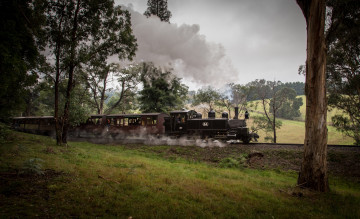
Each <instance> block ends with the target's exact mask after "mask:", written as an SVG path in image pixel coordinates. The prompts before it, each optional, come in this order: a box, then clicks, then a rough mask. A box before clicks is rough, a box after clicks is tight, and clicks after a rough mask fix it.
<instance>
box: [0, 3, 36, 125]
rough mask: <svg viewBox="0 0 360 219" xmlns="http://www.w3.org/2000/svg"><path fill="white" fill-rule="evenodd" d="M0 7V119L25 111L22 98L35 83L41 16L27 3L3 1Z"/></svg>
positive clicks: (31, 4)
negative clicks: (37, 39) (37, 38)
mask: <svg viewBox="0 0 360 219" xmlns="http://www.w3.org/2000/svg"><path fill="white" fill-rule="evenodd" d="M0 4H1V7H0V81H1V86H0V120H4V119H6V118H7V117H9V116H11V115H15V114H16V113H19V112H21V111H23V110H24V109H25V100H24V97H26V96H27V95H29V91H28V89H29V88H30V87H31V86H32V85H33V84H35V83H36V80H37V73H36V70H35V69H36V68H37V64H38V62H39V59H40V57H39V52H38V48H37V46H38V42H37V41H36V37H37V36H38V35H39V32H40V31H39V30H40V26H41V24H42V22H43V16H41V14H40V13H39V11H37V10H35V9H34V7H33V2H32V1H30V0H3V1H1V3H0Z"/></svg>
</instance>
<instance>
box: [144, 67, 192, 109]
mask: <svg viewBox="0 0 360 219" xmlns="http://www.w3.org/2000/svg"><path fill="white" fill-rule="evenodd" d="M141 82H142V84H143V89H142V90H141V91H140V92H139V95H140V97H139V99H138V100H139V104H140V110H141V111H142V112H168V111H170V110H174V109H179V108H182V107H183V106H184V102H185V99H186V97H187V92H188V87H187V86H186V85H184V84H182V83H181V79H180V78H177V77H175V76H174V75H172V74H171V72H170V71H165V72H163V71H162V70H161V69H158V68H156V67H155V66H154V65H153V64H149V63H143V68H142V74H141Z"/></svg>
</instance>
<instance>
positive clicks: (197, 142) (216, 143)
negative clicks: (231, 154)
mask: <svg viewBox="0 0 360 219" xmlns="http://www.w3.org/2000/svg"><path fill="white" fill-rule="evenodd" d="M71 140H74V141H89V142H92V143H98V144H144V145H173V146H181V145H183V146H192V145H196V146H201V147H207V146H209V147H216V146H219V147H226V146H230V145H231V146H237V145H239V146H240V145H241V146H243V147H246V146H263V147H264V146H265V147H266V146H269V147H277V146H278V147H294V148H301V147H303V146H304V144H293V143H260V142H251V143H248V144H244V143H242V142H230V141H228V142H222V141H217V140H209V141H203V140H194V139H171V138H165V139H156V138H152V139H149V138H126V139H122V140H112V139H104V138H100V139H99V138H71ZM328 148H334V149H336V148H339V149H342V148H343V149H345V148H348V149H351V150H356V151H360V146H354V145H335V144H328Z"/></svg>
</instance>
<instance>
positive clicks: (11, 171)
mask: <svg viewBox="0 0 360 219" xmlns="http://www.w3.org/2000/svg"><path fill="white" fill-rule="evenodd" d="M9 136H10V137H7V138H6V139H5V140H4V139H3V140H2V141H1V146H0V155H1V156H0V161H1V162H0V177H1V187H0V188H1V189H0V206H1V210H0V217H1V218H9V217H20V218H22V217H36V216H39V217H51V218H53V217H106V218H108V217H119V218H128V217H130V216H132V217H133V218H155V217H156V218H209V217H210V218H211V217H215V218H230V217H242V218H272V217H274V218H289V217H293V218H314V217H316V218H344V217H347V218H357V217H359V216H360V211H359V208H358V203H359V202H360V188H359V184H356V183H351V182H346V181H345V180H344V179H342V178H337V177H336V178H331V180H330V182H331V189H332V190H331V192H330V193H328V194H318V193H315V192H311V191H304V190H299V189H297V188H295V184H296V178H297V173H296V172H292V171H282V170H278V169H277V170H257V169H249V168H244V167H236V168H219V167H215V166H211V165H208V164H206V163H203V162H197V161H189V160H186V159H183V158H179V157H176V156H170V157H161V156H158V155H157V154H156V153H151V152H150V151H148V152H141V151H137V150H129V149H127V148H126V147H122V146H109V145H94V144H89V143H81V142H80V143H73V142H72V143H70V146H69V147H59V146H55V144H54V141H53V140H52V139H49V138H47V137H42V136H35V135H28V134H22V133H10V134H9ZM160 148H161V147H160ZM33 158H36V159H33Z"/></svg>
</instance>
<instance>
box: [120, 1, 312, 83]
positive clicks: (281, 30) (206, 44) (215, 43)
mask: <svg viewBox="0 0 360 219" xmlns="http://www.w3.org/2000/svg"><path fill="white" fill-rule="evenodd" d="M116 3H117V4H122V5H126V6H129V4H131V8H132V9H130V11H131V12H132V22H133V30H134V34H135V36H136V37H137V39H138V44H139V48H138V49H139V50H138V52H137V57H136V60H137V61H141V60H144V61H153V62H154V63H155V64H157V65H161V66H166V67H172V68H174V71H173V72H174V73H175V74H176V75H177V76H179V77H182V78H184V81H185V83H189V82H191V81H192V82H194V83H189V85H190V86H195V85H196V84H197V85H213V86H217V87H220V86H222V85H224V84H225V83H228V82H234V83H240V84H245V83H247V82H250V81H252V80H255V79H261V78H265V79H267V80H274V79H275V80H281V81H283V82H291V81H304V80H305V79H304V77H303V76H300V75H298V74H297V70H298V67H299V65H302V64H304V63H305V60H306V24H305V19H304V18H303V15H302V13H301V10H300V8H299V7H298V6H297V4H296V1H295V0H222V1H220V0H168V9H169V10H170V11H171V13H172V17H171V18H170V22H171V24H168V23H164V22H160V21H159V20H158V19H157V18H150V19H147V18H146V17H144V16H143V15H142V14H143V13H144V11H145V10H146V7H147V6H146V3H147V0H118V1H116Z"/></svg>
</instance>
